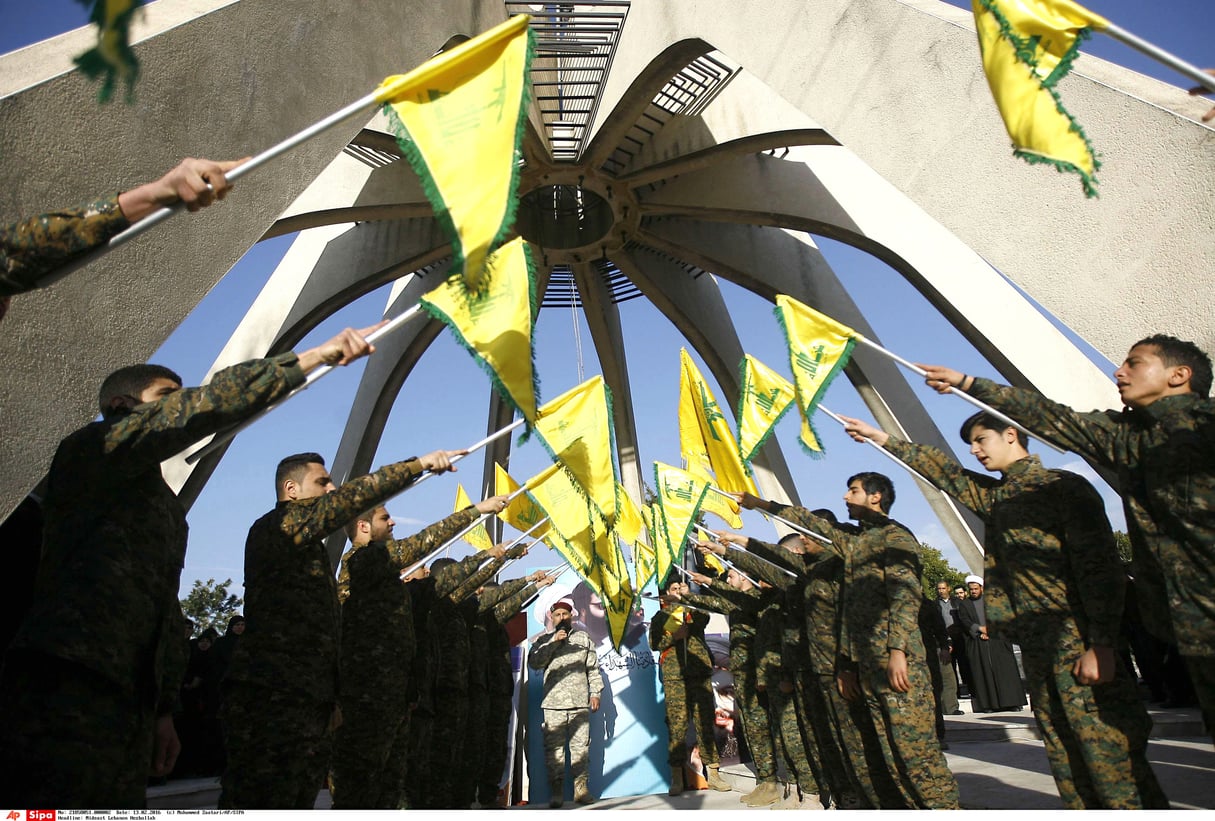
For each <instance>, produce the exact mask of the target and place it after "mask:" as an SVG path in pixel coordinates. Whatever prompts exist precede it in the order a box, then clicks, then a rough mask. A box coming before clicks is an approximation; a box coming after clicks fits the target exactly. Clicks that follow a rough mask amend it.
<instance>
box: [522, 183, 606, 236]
mask: <svg viewBox="0 0 1215 821" xmlns="http://www.w3.org/2000/svg"><path fill="white" fill-rule="evenodd" d="M614 220H615V217H614V216H613V214H612V207H611V206H610V205H608V203H607V200H605V199H604V198H603V197H601V196H599V195H598V194H596V193H595V192H594V191H590V190H588V189H586V188H582V187H580V186H577V185H549V186H545V187H544V188H537V189H536V190H534V191H529V192H528V193H526V194H524V195H523V196H522V197H520V198H519V212H518V218H517V219H516V221H515V229H516V230H517V231H518V232H519V233H520V234H521V235H522V236H523V238H524V239H525V240H527V241H528V242H531V243H534V244H536V245H539V246H541V247H542V248H579V247H581V246H583V245H589V244H591V243H593V242H595V241H596V240H598V239H601V238H602V237H604V236H605V235H606V234H607V233H608V231H610V230H611V229H612V223H613V222H614Z"/></svg>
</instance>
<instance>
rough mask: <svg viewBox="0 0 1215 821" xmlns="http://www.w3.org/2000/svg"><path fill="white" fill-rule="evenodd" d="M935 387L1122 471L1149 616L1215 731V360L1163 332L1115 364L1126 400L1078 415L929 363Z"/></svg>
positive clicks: (1135, 570)
mask: <svg viewBox="0 0 1215 821" xmlns="http://www.w3.org/2000/svg"><path fill="white" fill-rule="evenodd" d="M925 370H926V371H927V376H926V381H927V383H928V385H929V386H930V387H932V388H935V389H936V390H938V391H941V392H946V391H948V390H949V389H950V388H958V389H960V390H965V391H966V392H967V393H969V394H971V395H972V396H974V397H976V398H977V399H981V400H983V401H984V402H986V403H988V404H989V405H991V406H992V407H994V408H996V409H997V410H999V411H1002V412H1003V413H1006V414H1008V415H1009V416H1011V417H1012V418H1013V419H1015V420H1017V421H1019V422H1021V423H1022V424H1024V425H1025V426H1026V427H1028V428H1029V429H1030V430H1032V431H1034V432H1036V433H1039V434H1041V435H1043V436H1045V437H1046V438H1047V439H1048V440H1050V441H1052V442H1054V443H1055V444H1058V445H1061V446H1063V447H1065V448H1067V449H1069V450H1071V451H1074V452H1075V453H1078V454H1080V455H1081V456H1084V457H1086V458H1087V459H1090V460H1092V461H1093V462H1094V463H1095V464H1097V465H1100V466H1103V467H1106V468H1108V469H1110V470H1112V471H1114V472H1115V473H1116V474H1117V477H1118V479H1117V484H1118V487H1117V489H1118V492H1119V493H1120V494H1121V495H1122V502H1123V506H1124V508H1125V510H1126V522H1127V529H1128V530H1129V531H1130V537H1131V548H1132V558H1131V571H1132V575H1133V576H1134V578H1135V585H1136V587H1137V589H1138V596H1137V599H1138V602H1139V607H1140V612H1141V615H1142V617H1143V621H1144V625H1145V626H1146V627H1147V628H1148V630H1150V631H1151V632H1152V633H1153V634H1155V635H1156V636H1157V637H1159V638H1161V639H1166V640H1169V639H1175V641H1176V644H1177V645H1178V647H1179V648H1180V649H1181V654H1182V656H1184V657H1185V661H1186V667H1187V668H1188V670H1189V673H1190V678H1191V679H1192V680H1193V682H1194V690H1195V692H1196V693H1197V695H1198V700H1199V703H1200V705H1201V706H1202V712H1203V719H1204V721H1205V722H1206V725H1207V731H1208V732H1209V733H1212V734H1215V402H1213V401H1212V400H1211V399H1210V398H1209V394H1210V391H1211V360H1210V357H1208V356H1207V354H1206V353H1204V352H1203V351H1202V350H1200V349H1199V348H1198V346H1196V345H1194V344H1193V343H1192V342H1185V341H1182V340H1180V339H1177V338H1175V337H1171V336H1165V335H1163V334H1156V335H1153V336H1149V337H1146V338H1144V339H1141V340H1139V341H1138V342H1136V343H1135V344H1134V345H1132V346H1131V349H1130V352H1129V353H1128V354H1127V357H1126V361H1124V362H1123V363H1122V365H1121V366H1120V367H1119V368H1118V369H1117V370H1115V371H1114V380H1115V382H1116V383H1117V385H1118V393H1119V395H1120V396H1121V397H1122V401H1123V403H1124V405H1125V408H1124V409H1123V410H1121V411H1112V410H1110V411H1091V412H1088V413H1078V412H1076V411H1074V410H1072V409H1071V408H1069V407H1067V406H1066V405H1061V404H1059V403H1056V402H1052V401H1050V400H1049V399H1046V398H1045V397H1043V396H1042V395H1041V394H1039V393H1036V392H1035V391H1030V390H1025V389H1021V388H1011V387H1007V386H1004V385H998V384H996V383H994V382H991V381H989V380H986V379H980V378H975V377H972V376H967V375H966V374H963V373H960V372H958V371H955V370H951V369H949V368H945V367H941V366H939V365H931V366H927V367H926V368H925Z"/></svg>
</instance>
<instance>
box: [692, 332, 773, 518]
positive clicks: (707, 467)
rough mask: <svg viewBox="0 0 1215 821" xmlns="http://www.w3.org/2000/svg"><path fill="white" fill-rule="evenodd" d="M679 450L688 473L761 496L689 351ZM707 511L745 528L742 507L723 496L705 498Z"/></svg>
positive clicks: (714, 495) (722, 486) (723, 415)
mask: <svg viewBox="0 0 1215 821" xmlns="http://www.w3.org/2000/svg"><path fill="white" fill-rule="evenodd" d="M679 363H680V376H679V450H680V454H681V455H682V456H683V458H684V461H686V462H687V465H688V472H689V473H691V474H692V475H693V476H696V477H697V478H701V479H704V480H705V481H707V482H709V483H711V484H714V485H716V486H717V487H719V488H721V489H722V490H727V491H731V492H733V493H741V492H744V491H745V492H747V493H754V494H757V495H758V493H759V491H758V490H756V487H755V482H754V480H753V479H752V478H751V477H750V476H749V475H748V474H747V469H746V468H745V467H744V466H743V463H742V461H740V460H739V458H738V442H737V440H735V438H734V433H733V432H732V431H731V430H730V425H729V423H728V422H727V421H726V416H725V414H724V413H722V410H721V407H720V406H719V405H718V404H717V398H716V397H715V396H714V395H713V390H712V389H711V388H710V387H709V385H708V383H707V382H705V379H704V377H703V376H701V374H700V370H699V369H698V368H697V367H696V363H695V362H693V361H692V357H691V356H689V355H688V352H687V349H684V348H681V349H680V351H679ZM704 509H705V511H706V512H709V513H714V514H716V515H718V516H720V517H721V518H722V519H724V520H725V521H726V523H727V524H728V525H729V526H730V527H735V528H738V527H742V519H741V518H740V517H739V509H738V505H737V504H735V503H734V501H733V500H731V499H727V498H726V497H724V496H722V495H721V494H719V493H712V492H710V494H709V496H706V497H705V502H704Z"/></svg>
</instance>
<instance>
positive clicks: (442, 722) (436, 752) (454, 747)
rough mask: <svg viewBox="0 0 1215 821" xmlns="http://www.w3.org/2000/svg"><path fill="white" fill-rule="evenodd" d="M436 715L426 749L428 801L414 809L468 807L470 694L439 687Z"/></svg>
mask: <svg viewBox="0 0 1215 821" xmlns="http://www.w3.org/2000/svg"><path fill="white" fill-rule="evenodd" d="M432 700H433V703H434V718H433V719H432V725H431V728H430V741H429V750H428V751H427V753H426V759H427V761H426V776H425V777H426V780H427V782H428V783H427V785H426V789H425V792H424V796H425V797H424V802H423V804H422V805H421V806H420V807H414V809H432V810H452V809H465V808H467V805H466V804H465V805H461V804H460V801H461V800H462V798H463V796H464V795H465V791H464V790H463V789H462V788H461V784H460V782H461V778H462V777H463V775H464V771H463V769H462V768H461V766H460V757H461V755H462V754H463V752H464V742H465V735H466V733H467V732H468V726H469V724H468V705H469V697H468V693H467V692H466V691H459V690H451V689H448V688H435V693H434V695H433V696H432Z"/></svg>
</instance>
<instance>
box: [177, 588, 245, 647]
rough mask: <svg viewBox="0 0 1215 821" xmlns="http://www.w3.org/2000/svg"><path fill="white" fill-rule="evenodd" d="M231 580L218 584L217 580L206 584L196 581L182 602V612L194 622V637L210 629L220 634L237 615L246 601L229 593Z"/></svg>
mask: <svg viewBox="0 0 1215 821" xmlns="http://www.w3.org/2000/svg"><path fill="white" fill-rule="evenodd" d="M230 584H232V580H231V579H224V580H223V581H222V582H219V583H218V584H216V582H215V579H207V580H206V581H205V582H203V581H201V580H199V579H195V580H194V588H193V589H192V590H191V591H190V592H189V593H188V594H187V595H186V597H185V598H184V599H182V600H181V609H182V612H184V613H185V614H186V618H188V619H189V620H190V621H192V622H194V635H196V636H197V635H198V634H199V633H201V632H202V631H204V630H206V629H207V628H208V627H214V628H215V629H216V630H218V631H219V632H220V633H223V632H224V629H225V628H226V627H227V626H228V619H230V618H231V617H232V616H233V615H235V614H236V613H237V612H238V611H239V610H240V607H241V605H242V604H244V603H245V600H244V599H242V598H241V597H240V596H236V595H233V594H231V593H229V592H228V585H230Z"/></svg>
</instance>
